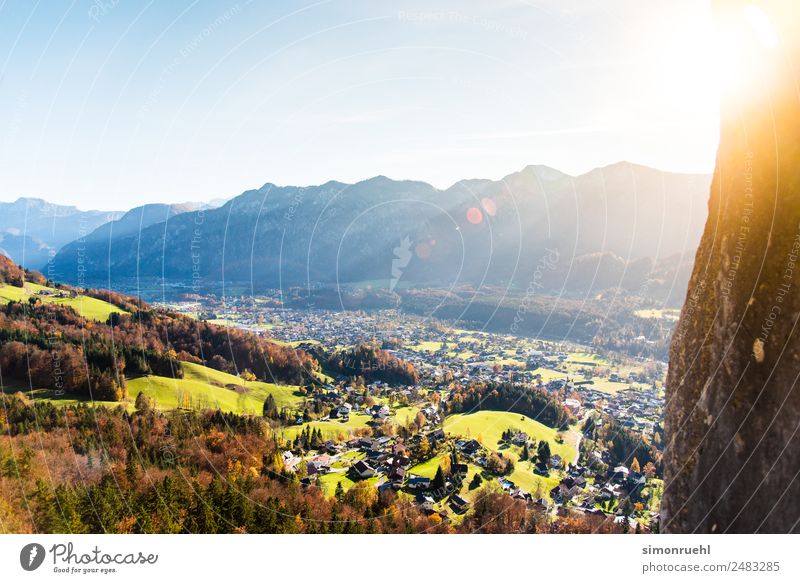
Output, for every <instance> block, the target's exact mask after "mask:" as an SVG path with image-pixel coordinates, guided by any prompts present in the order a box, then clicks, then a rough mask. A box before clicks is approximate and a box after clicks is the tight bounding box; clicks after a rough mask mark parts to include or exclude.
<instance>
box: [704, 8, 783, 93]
mask: <svg viewBox="0 0 800 583" xmlns="http://www.w3.org/2000/svg"><path fill="white" fill-rule="evenodd" d="M711 42H712V44H713V47H711V50H712V53H711V54H712V59H713V63H714V66H715V69H716V72H717V74H718V78H719V81H720V89H721V91H722V93H723V94H724V95H726V96H727V97H728V98H733V99H736V98H746V97H747V96H748V95H749V94H750V93H751V92H752V91H753V90H755V89H757V88H758V87H759V86H760V85H763V83H764V82H765V81H766V78H767V75H768V74H769V71H770V70H771V66H772V64H773V62H774V57H775V49H776V48H777V47H778V44H779V39H778V35H777V32H776V30H775V26H774V25H773V23H772V22H771V21H770V19H769V17H768V16H767V14H766V13H765V12H764V11H763V10H762V9H761V8H760V7H759V6H757V5H756V4H753V3H750V4H745V5H739V6H736V7H735V8H728V9H726V10H725V11H723V12H722V13H720V14H718V15H717V18H716V31H715V34H714V35H712V37H711Z"/></svg>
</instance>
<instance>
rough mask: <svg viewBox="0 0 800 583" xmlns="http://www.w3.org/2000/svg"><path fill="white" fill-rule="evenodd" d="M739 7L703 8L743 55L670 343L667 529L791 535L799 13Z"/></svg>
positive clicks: (799, 217)
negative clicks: (732, 30) (733, 32)
mask: <svg viewBox="0 0 800 583" xmlns="http://www.w3.org/2000/svg"><path fill="white" fill-rule="evenodd" d="M746 4H749V5H751V6H750V7H747V6H745V3H743V2H731V1H730V0H727V1H721V2H717V3H716V4H715V11H716V17H718V18H719V19H720V21H721V24H722V25H723V26H726V27H727V26H737V25H738V26H741V27H742V28H741V32H740V33H739V34H740V35H741V39H742V43H743V51H744V54H745V58H744V59H743V60H742V61H741V66H742V69H741V71H739V79H738V81H739V82H740V86H739V87H737V88H731V90H730V91H728V92H727V93H724V97H723V103H722V126H721V142H720V148H719V153H718V158H717V169H716V172H715V175H714V180H713V184H712V187H711V196H710V200H709V218H708V222H707V224H706V227H705V231H704V234H703V237H702V240H701V243H700V247H699V250H698V252H697V256H696V261H695V267H694V271H693V274H692V277H691V281H690V284H689V290H688V294H687V298H686V303H685V304H684V307H683V311H682V313H681V318H680V322H679V324H678V327H677V329H676V333H675V336H674V339H673V343H672V347H671V352H670V370H669V375H668V378H667V387H668V389H667V418H666V427H665V429H666V446H667V449H666V452H665V479H666V482H665V493H664V500H663V509H662V510H663V511H662V530H664V531H666V532H673V533H685V532H702V533H711V532H729V533H751V532H772V533H787V532H799V531H800V475H799V474H798V472H800V388H798V386H797V384H798V377H799V376H800V327H798V317H799V316H800V92H799V91H798V87H799V86H798V84H797V83H798V79H800V75H799V74H800V58H798V57H799V56H800V53H799V52H798V44H797V43H798V41H797V39H798V38H799V37H798V28H800V27H798V22H797V21H798V19H800V12H798V10H797V6H796V4H795V3H793V2H788V1H763V2H757V3H753V2H747V3H746ZM753 4H755V5H756V6H757V7H758V8H753V6H752V5H753ZM766 19H768V20H769V23H771V25H772V27H773V28H774V29H775V30H774V33H775V34H774V35H771V34H770V32H771V31H770V30H769V26H767V27H766V30H765V24H766V25H768V24H769V23H767V22H766Z"/></svg>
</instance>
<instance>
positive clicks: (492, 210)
mask: <svg viewBox="0 0 800 583" xmlns="http://www.w3.org/2000/svg"><path fill="white" fill-rule="evenodd" d="M481 206H482V207H483V210H485V211H486V214H487V215H489V216H490V217H493V216H495V215H496V214H497V205H496V204H495V202H494V199H493V198H483V199H481Z"/></svg>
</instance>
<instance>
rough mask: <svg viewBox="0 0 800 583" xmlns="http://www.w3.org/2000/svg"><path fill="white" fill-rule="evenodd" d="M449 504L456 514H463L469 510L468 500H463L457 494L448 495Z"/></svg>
mask: <svg viewBox="0 0 800 583" xmlns="http://www.w3.org/2000/svg"><path fill="white" fill-rule="evenodd" d="M450 506H451V507H452V509H453V510H454V511H455V512H457V513H458V514H464V513H465V512H466V511H467V510H469V502H467V501H466V500H464V499H463V498H462V497H461V496H459V495H458V494H453V495H452V496H450Z"/></svg>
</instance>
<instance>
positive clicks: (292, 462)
mask: <svg viewBox="0 0 800 583" xmlns="http://www.w3.org/2000/svg"><path fill="white" fill-rule="evenodd" d="M281 460H282V461H283V467H285V468H286V469H287V470H288V471H290V472H293V471H294V468H295V466H296V465H297V464H299V463H300V458H299V457H297V456H296V455H294V454H293V453H292V452H291V451H289V450H288V449H287V450H286V451H284V452H283V453H282V454H281Z"/></svg>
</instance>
